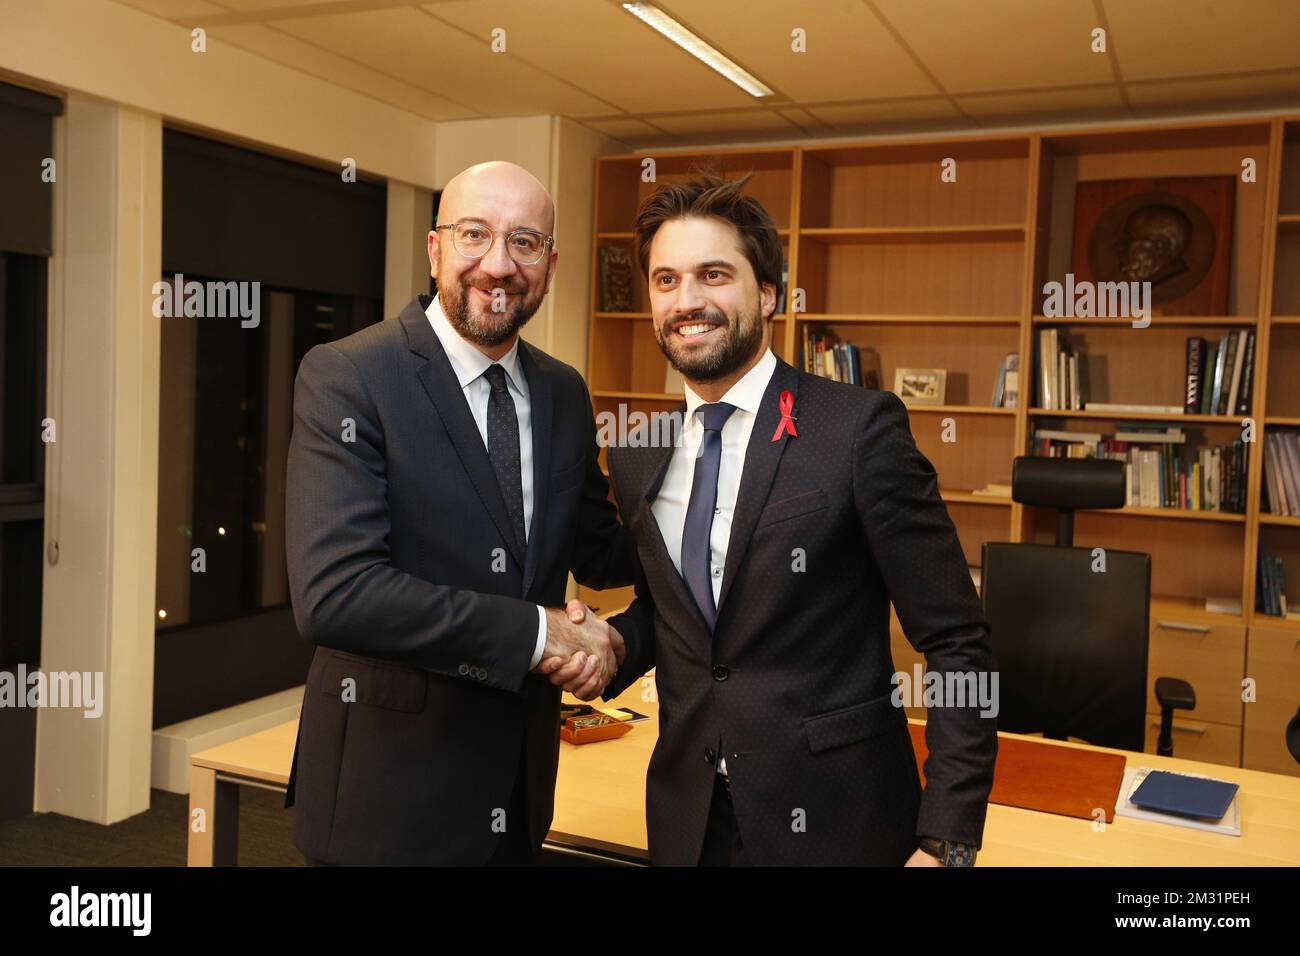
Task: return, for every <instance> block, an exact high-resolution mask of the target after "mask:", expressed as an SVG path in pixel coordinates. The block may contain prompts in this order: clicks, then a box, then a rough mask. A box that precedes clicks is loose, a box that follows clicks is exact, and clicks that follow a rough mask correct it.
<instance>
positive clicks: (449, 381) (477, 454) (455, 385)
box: [398, 295, 536, 570]
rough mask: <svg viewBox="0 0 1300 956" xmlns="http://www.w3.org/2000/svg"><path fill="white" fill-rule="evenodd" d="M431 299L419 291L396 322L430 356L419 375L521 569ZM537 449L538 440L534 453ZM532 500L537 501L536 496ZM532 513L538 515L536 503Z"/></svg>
mask: <svg viewBox="0 0 1300 956" xmlns="http://www.w3.org/2000/svg"><path fill="white" fill-rule="evenodd" d="M430 301H431V297H430V296H427V295H420V296H418V297H417V298H416V299H415V301H413V302H411V303H410V304H409V305H408V306H407V307H406V308H405V309H403V310H402V314H401V315H400V316H398V321H400V322H401V323H402V326H403V327H404V328H405V330H406V338H407V344H408V346H409V348H410V350H411V351H412V352H414V353H415V354H416V355H419V356H421V357H422V358H425V359H428V361H427V362H425V363H424V364H423V365H421V366H420V367H419V368H418V369H416V372H415V374H416V376H417V377H418V378H419V380H420V384H421V385H423V386H424V391H425V393H426V394H427V395H428V396H429V400H430V401H431V402H433V407H434V408H435V409H436V410H437V412H438V416H439V417H440V418H441V419H442V424H443V427H444V428H446V429H447V434H448V436H449V437H450V438H451V443H452V446H453V447H454V448H455V449H456V454H457V455H459V456H460V461H461V464H462V465H463V466H464V467H465V471H466V472H467V473H468V474H469V477H470V481H471V482H472V483H473V485H474V490H475V491H476V492H478V496H479V499H480V500H481V501H482V502H483V507H485V508H486V509H487V512H488V514H489V515H490V516H491V518H492V522H493V524H495V525H496V526H497V530H498V531H500V532H501V537H502V539H503V540H504V541H505V542H506V546H507V547H508V548H509V549H510V553H511V555H513V556H514V559H515V562H516V563H517V564H518V566H519V568H520V569H521V570H522V569H523V568H524V554H523V552H522V551H520V549H519V544H518V543H517V542H516V541H515V535H514V532H513V531H512V530H511V527H510V518H509V515H508V514H507V512H506V502H505V498H503V497H502V495H501V486H500V485H498V484H497V476H496V472H494V471H493V470H492V461H491V459H489V458H488V453H487V447H486V446H485V445H484V444H483V436H482V435H481V434H479V430H478V426H477V425H476V424H475V423H474V416H473V415H471V414H470V410H469V404H468V403H467V402H466V401H465V395H464V393H463V392H462V391H461V387H460V382H459V381H457V379H456V373H455V372H454V371H453V370H452V367H451V362H450V361H449V360H448V358H447V353H446V352H445V351H444V350H443V347H442V343H441V342H439V341H438V336H437V334H436V333H435V332H434V331H433V327H432V326H431V325H430V324H429V317H428V316H427V315H426V314H425V311H424V310H425V309H427V308H428V306H429V302H430ZM530 388H531V384H530ZM535 449H536V440H535V438H534V455H535V454H536V452H535ZM534 492H536V485H534ZM534 502H536V495H535V494H534ZM534 513H536V506H535V505H534Z"/></svg>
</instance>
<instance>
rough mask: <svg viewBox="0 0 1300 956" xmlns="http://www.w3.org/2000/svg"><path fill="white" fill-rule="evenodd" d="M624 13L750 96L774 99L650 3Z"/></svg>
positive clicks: (630, 6)
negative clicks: (652, 29)
mask: <svg viewBox="0 0 1300 956" xmlns="http://www.w3.org/2000/svg"><path fill="white" fill-rule="evenodd" d="M623 9H624V10H626V11H627V12H628V13H630V14H632V16H634V17H636V18H637V19H638V20H640V21H641V22H642V23H644V24H645V25H646V26H649V27H653V28H654V29H655V30H657V31H658V32H659V33H661V34H663V35H664V36H666V37H667V38H668V39H670V40H672V41H673V42H674V43H676V44H677V45H678V46H679V47H681V48H682V49H683V50H685V51H686V52H687V53H689V54H690V55H691V56H693V57H695V58H696V59H698V60H700V61H701V62H702V63H704V65H705V66H707V67H709V68H710V69H712V70H716V71H717V72H718V73H721V74H722V75H723V76H725V77H726V78H727V79H729V80H730V81H731V82H732V83H735V84H736V85H737V86H738V87H740V88H741V89H742V90H744V91H745V92H746V93H748V94H750V95H751V96H774V95H775V94H774V93H773V92H772V90H770V89H768V87H766V86H764V85H763V83H762V82H761V81H760V80H759V79H758V77H756V76H754V74H752V73H749V72H747V71H746V70H744V69H743V68H742V67H741V66H740V65H739V64H737V63H735V62H734V61H732V60H729V59H727V58H726V57H725V56H723V55H722V54H721V53H719V52H718V51H717V50H715V49H714V48H713V47H711V46H709V44H708V43H706V42H705V41H704V39H703V38H702V37H699V36H697V35H696V34H694V33H692V32H691V31H690V30H688V29H686V27H684V26H682V25H681V24H680V23H678V22H677V21H676V20H674V19H673V18H672V17H670V16H669V15H668V14H666V13H664V12H663V11H662V10H660V9H659V8H658V7H656V6H655V5H654V4H653V3H625V4H623Z"/></svg>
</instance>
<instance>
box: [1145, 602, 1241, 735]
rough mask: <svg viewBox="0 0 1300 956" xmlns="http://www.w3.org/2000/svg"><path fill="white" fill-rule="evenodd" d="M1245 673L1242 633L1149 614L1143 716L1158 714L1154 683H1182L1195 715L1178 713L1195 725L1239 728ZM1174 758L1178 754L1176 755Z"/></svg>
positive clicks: (1186, 618)
mask: <svg viewBox="0 0 1300 956" xmlns="http://www.w3.org/2000/svg"><path fill="white" fill-rule="evenodd" d="M1245 667H1246V628H1245V627H1244V626H1242V625H1240V624H1219V623H1209V622H1207V621H1204V620H1201V619H1198V618H1195V617H1192V616H1190V615H1181V616H1180V615H1178V614H1176V613H1175V614H1168V613H1162V612H1161V610H1159V609H1157V608H1156V607H1154V606H1153V607H1152V609H1151V644H1150V647H1149V648H1148V651H1147V713H1150V714H1159V713H1160V706H1159V704H1157V703H1156V678H1157V677H1181V678H1182V679H1183V680H1185V681H1187V682H1188V683H1189V684H1191V685H1192V689H1193V690H1195V691H1196V709H1195V710H1193V711H1190V712H1188V711H1179V712H1178V713H1177V716H1179V717H1186V718H1188V719H1189V720H1191V721H1192V722H1193V723H1196V724H1198V725H1199V724H1203V723H1205V722H1206V721H1212V722H1215V723H1220V724H1235V725H1237V726H1240V725H1241V717H1242V714H1241V706H1242V705H1241V679H1242V676H1243V674H1244V673H1245ZM1175 752H1177V751H1175Z"/></svg>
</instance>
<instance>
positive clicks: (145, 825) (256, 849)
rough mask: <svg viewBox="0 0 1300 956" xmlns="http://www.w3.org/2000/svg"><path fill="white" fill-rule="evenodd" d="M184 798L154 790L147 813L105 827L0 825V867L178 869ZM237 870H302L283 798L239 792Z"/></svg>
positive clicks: (46, 821)
mask: <svg viewBox="0 0 1300 956" xmlns="http://www.w3.org/2000/svg"><path fill="white" fill-rule="evenodd" d="M188 813H189V797H188V796H184V795H181V794H175V793H168V792H166V791H164V790H153V791H151V793H150V797H149V809H148V810H146V811H145V812H144V813H139V814H136V815H135V816H133V817H131V818H130V819H127V820H123V821H121V822H120V823H115V824H113V825H112V826H107V827H106V826H101V825H99V824H97V823H87V822H86V821H85V820H74V819H73V818H72V817H65V816H62V815H60V814H57V813H31V814H28V815H27V816H24V817H18V818H17V819H13V820H6V821H4V822H3V823H0V866H184V865H185V848H186V837H187V832H188V831H187V830H186V820H187V816H188ZM239 865H240V866H303V865H305V862H304V860H303V857H302V854H301V853H299V852H298V850H297V849H296V848H295V847H294V845H293V810H286V809H285V808H284V794H282V793H272V792H271V791H269V790H259V789H257V788H255V787H242V788H240V792H239Z"/></svg>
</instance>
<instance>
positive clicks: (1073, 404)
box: [1038, 329, 1087, 411]
mask: <svg viewBox="0 0 1300 956" xmlns="http://www.w3.org/2000/svg"><path fill="white" fill-rule="evenodd" d="M1084 372H1085V370H1084V367H1083V365H1082V363H1081V362H1080V357H1079V355H1078V354H1077V353H1076V352H1075V351H1074V348H1073V346H1071V345H1070V344H1069V343H1068V342H1067V341H1065V339H1064V337H1063V335H1062V334H1061V331H1060V329H1039V331H1038V405H1039V407H1040V408H1052V409H1062V410H1069V411H1078V410H1081V409H1082V408H1083V403H1084V396H1085V395H1086V394H1087V382H1086V380H1085V379H1086V375H1085V374H1084Z"/></svg>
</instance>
